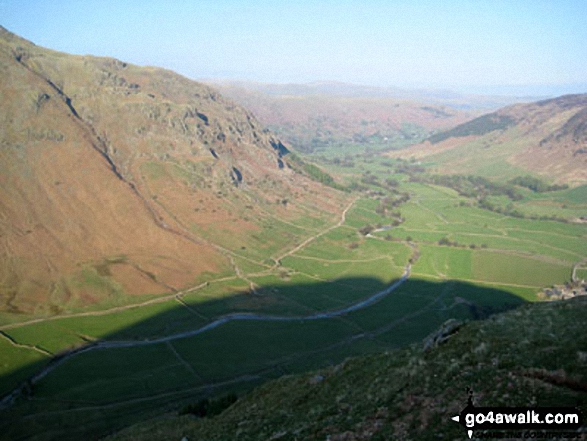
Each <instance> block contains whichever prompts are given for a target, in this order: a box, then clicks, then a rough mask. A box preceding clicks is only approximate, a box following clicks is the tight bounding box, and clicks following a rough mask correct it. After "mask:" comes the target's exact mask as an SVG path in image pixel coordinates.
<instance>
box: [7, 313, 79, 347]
mask: <svg viewBox="0 0 587 441" xmlns="http://www.w3.org/2000/svg"><path fill="white" fill-rule="evenodd" d="M60 321H61V320H55V321H50V322H42V323H33V324H31V325H25V326H21V327H18V328H14V329H9V330H6V331H3V332H4V333H6V334H7V335H9V336H10V337H11V338H12V339H13V340H15V341H16V342H17V343H20V344H24V345H30V346H38V347H39V348H41V349H44V350H46V351H49V352H51V353H52V354H57V353H59V352H61V351H63V350H65V349H68V348H72V347H76V346H82V345H84V344H85V343H86V341H84V340H83V338H82V337H81V336H80V335H79V334H77V333H75V332H71V330H70V329H69V328H68V327H67V326H64V325H63V324H62V323H59V322H60Z"/></svg>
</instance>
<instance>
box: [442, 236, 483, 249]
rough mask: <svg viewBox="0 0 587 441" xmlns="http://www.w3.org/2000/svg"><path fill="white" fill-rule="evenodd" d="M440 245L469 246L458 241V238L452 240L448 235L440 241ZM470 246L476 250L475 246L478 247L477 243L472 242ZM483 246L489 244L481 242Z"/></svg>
mask: <svg viewBox="0 0 587 441" xmlns="http://www.w3.org/2000/svg"><path fill="white" fill-rule="evenodd" d="M438 245H442V246H447V247H459V248H466V247H467V245H464V244H461V243H458V242H457V241H456V240H450V239H449V238H448V237H446V236H445V237H443V238H442V239H440V240H439V241H438ZM469 248H471V249H472V250H474V249H475V248H477V245H475V244H474V243H472V244H470V245H469ZM481 248H487V244H481Z"/></svg>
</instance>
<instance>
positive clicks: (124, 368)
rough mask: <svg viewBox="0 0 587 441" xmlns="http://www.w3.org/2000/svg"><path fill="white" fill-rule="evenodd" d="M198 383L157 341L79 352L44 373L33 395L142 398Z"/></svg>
mask: <svg viewBox="0 0 587 441" xmlns="http://www.w3.org/2000/svg"><path fill="white" fill-rule="evenodd" d="M72 378H74V379H75V381H71V379H72ZM199 383H200V380H198V379H197V378H196V377H195V376H194V375H193V373H192V372H190V371H189V370H188V369H187V368H186V366H185V365H184V364H182V363H181V362H180V361H179V360H178V359H177V357H176V356H175V355H174V354H173V352H172V351H171V350H170V349H169V348H168V347H167V346H166V345H165V344H158V345H152V346H143V347H137V348H121V349H106V350H96V351H91V352H86V353H83V354H80V355H78V356H76V357H74V358H72V359H71V360H68V361H67V362H65V363H64V364H63V365H62V366H61V367H60V368H59V370H58V371H53V372H51V373H50V374H49V375H47V377H46V378H45V379H44V380H43V381H42V382H41V383H39V384H38V385H37V387H35V396H37V397H39V398H44V397H51V398H53V399H62V400H73V401H80V402H85V403H88V404H89V403H107V402H109V401H111V400H112V397H116V398H117V399H119V400H123V399H130V398H137V397H144V396H150V395H153V394H156V393H160V392H163V391H167V390H169V389H180V388H185V387H191V386H194V385H196V384H199Z"/></svg>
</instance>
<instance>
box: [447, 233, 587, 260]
mask: <svg viewBox="0 0 587 441" xmlns="http://www.w3.org/2000/svg"><path fill="white" fill-rule="evenodd" d="M449 239H451V240H453V241H456V242H458V243H459V244H463V245H468V244H471V243H473V244H475V245H476V246H477V247H483V246H484V245H485V246H486V247H487V248H489V249H494V250H499V251H507V252H511V253H512V254H519V255H524V254H527V255H538V256H545V258H548V259H550V260H554V261H559V262H574V261H576V260H577V259H578V258H579V257H580V256H578V255H577V253H575V252H573V251H568V250H564V249H556V248H553V247H550V246H548V245H544V244H541V243H537V242H533V241H528V240H521V239H516V238H513V237H504V236H475V235H466V234H451V235H449Z"/></svg>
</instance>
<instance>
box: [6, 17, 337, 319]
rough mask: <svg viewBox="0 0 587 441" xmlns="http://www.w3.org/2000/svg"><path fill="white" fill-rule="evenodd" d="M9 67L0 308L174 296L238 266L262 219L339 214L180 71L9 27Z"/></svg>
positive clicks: (233, 112)
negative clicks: (73, 48) (58, 48)
mask: <svg viewBox="0 0 587 441" xmlns="http://www.w3.org/2000/svg"><path fill="white" fill-rule="evenodd" d="M0 69H1V75H2V78H3V80H2V85H1V87H0V100H1V102H2V110H1V112H0V121H1V124H0V146H1V148H0V168H1V169H2V173H1V174H0V183H1V184H0V213H1V219H0V243H1V248H0V268H1V269H0V311H6V312H12V313H32V312H37V313H59V312H60V311H62V310H63V309H64V308H65V309H68V308H69V309H71V308H77V307H83V306H87V305H90V304H93V303H103V302H105V301H108V302H111V303H112V302H114V303H118V302H121V301H127V300H125V297H126V296H127V295H129V294H130V295H136V294H156V293H160V292H164V291H170V290H178V289H181V288H184V287H186V286H190V285H192V284H194V283H196V282H197V281H201V280H203V278H205V277H206V274H208V273H211V272H213V273H216V274H222V273H223V272H226V271H237V272H238V268H235V264H234V260H233V258H232V255H231V249H234V248H236V247H237V246H238V247H239V248H240V247H244V245H245V244H248V241H251V240H252V239H251V235H252V234H253V233H259V232H262V231H263V229H264V227H263V226H262V225H260V223H259V222H258V220H259V219H264V218H266V217H267V216H270V215H274V216H278V217H282V218H284V219H296V218H300V217H309V218H316V219H322V218H326V219H328V218H329V217H330V216H332V215H333V214H334V213H337V212H339V211H340V209H341V208H340V207H341V206H342V202H343V201H342V199H343V197H342V196H341V195H340V194H339V193H337V192H335V191H334V190H329V189H325V188H324V187H323V186H321V185H319V184H317V183H315V182H312V181H310V180H309V179H307V178H305V177H303V176H301V175H299V174H298V173H296V172H294V171H293V170H291V169H290V168H289V167H288V166H287V158H285V157H284V155H286V154H287V153H288V150H287V148H286V147H285V146H284V145H283V144H282V143H281V142H280V141H279V140H278V139H277V138H275V137H273V136H272V135H271V134H270V133H269V132H267V131H266V130H264V129H263V128H262V127H261V126H260V125H259V123H258V122H257V121H256V120H255V119H254V118H253V116H252V115H251V114H250V113H249V112H247V111H246V110H244V109H242V108H240V107H238V106H236V105H235V104H234V103H232V102H231V101H230V100H226V99H224V98H223V97H222V96H220V95H219V94H218V93H217V92H216V91H214V90H212V89H211V88H209V87H207V86H204V85H202V84H198V83H195V82H193V81H190V80H188V79H186V78H183V77H181V76H179V75H177V74H175V73H173V72H170V71H166V70H163V69H156V68H142V67H137V66H132V65H128V64H126V63H123V62H120V61H118V60H114V59H109V58H95V57H90V56H71V55H67V54H63V53H58V52H54V51H51V50H47V49H44V48H40V47H37V46H35V45H34V44H32V43H30V42H28V41H26V40H23V39H21V38H19V37H17V36H15V35H13V34H11V33H10V32H8V31H7V30H5V29H4V28H0ZM284 200H285V201H287V204H286V203H283V204H282V203H279V204H276V201H284ZM212 236H214V237H213V239H211V237H212ZM235 237H239V238H240V240H235Z"/></svg>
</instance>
